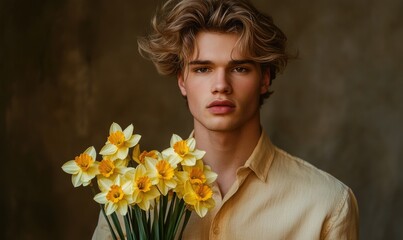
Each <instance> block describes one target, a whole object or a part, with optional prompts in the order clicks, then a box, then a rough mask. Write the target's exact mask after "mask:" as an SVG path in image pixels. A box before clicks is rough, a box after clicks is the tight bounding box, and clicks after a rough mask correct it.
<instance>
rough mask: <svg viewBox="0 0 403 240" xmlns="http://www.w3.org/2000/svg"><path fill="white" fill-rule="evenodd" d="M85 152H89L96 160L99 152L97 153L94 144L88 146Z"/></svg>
mask: <svg viewBox="0 0 403 240" xmlns="http://www.w3.org/2000/svg"><path fill="white" fill-rule="evenodd" d="M84 153H86V154H88V155H89V156H90V157H92V159H94V160H95V159H96V155H97V153H96V151H95V148H94V147H93V146H91V147H89V148H87V149H86V150H85V151H84Z"/></svg>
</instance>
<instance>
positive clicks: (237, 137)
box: [194, 124, 261, 196]
mask: <svg viewBox="0 0 403 240" xmlns="http://www.w3.org/2000/svg"><path fill="white" fill-rule="evenodd" d="M260 135H261V128H260V125H259V124H254V125H253V126H252V127H247V128H241V129H235V130H232V131H222V132H221V131H211V130H208V129H206V128H204V127H202V126H197V124H195V132H194V136H195V139H196V142H197V148H198V149H202V150H204V151H206V155H205V156H204V158H203V161H204V162H205V164H207V165H210V166H211V168H212V170H213V171H214V172H216V173H217V174H218V178H217V183H218V185H219V187H220V190H221V193H222V195H223V196H224V195H225V194H226V193H227V191H228V190H229V188H230V187H231V186H232V184H233V183H234V181H235V179H236V171H237V169H238V168H239V167H241V166H243V165H244V164H245V162H246V161H247V160H248V158H249V156H250V155H251V154H252V152H253V150H254V149H255V147H256V145H257V143H258V141H259V138H260Z"/></svg>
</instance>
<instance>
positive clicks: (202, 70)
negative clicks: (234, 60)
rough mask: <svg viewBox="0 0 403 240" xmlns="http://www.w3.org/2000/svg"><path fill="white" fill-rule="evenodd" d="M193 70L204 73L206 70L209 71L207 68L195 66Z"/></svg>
mask: <svg viewBox="0 0 403 240" xmlns="http://www.w3.org/2000/svg"><path fill="white" fill-rule="evenodd" d="M193 71H194V72H196V73H206V72H208V71H209V69H208V68H205V67H203V68H195V69H194V70H193Z"/></svg>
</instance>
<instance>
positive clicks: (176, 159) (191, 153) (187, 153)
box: [162, 134, 206, 166]
mask: <svg viewBox="0 0 403 240" xmlns="http://www.w3.org/2000/svg"><path fill="white" fill-rule="evenodd" d="M170 145H171V147H170V148H168V149H165V150H164V151H163V152H162V155H163V156H164V158H172V163H174V164H177V163H181V165H183V166H193V165H195V163H196V160H198V159H201V158H203V156H204V154H205V153H206V152H205V151H201V150H198V149H196V140H195V139H194V138H189V139H186V140H183V139H182V138H181V137H179V136H178V135H176V134H173V135H172V137H171V142H170Z"/></svg>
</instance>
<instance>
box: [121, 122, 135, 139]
mask: <svg viewBox="0 0 403 240" xmlns="http://www.w3.org/2000/svg"><path fill="white" fill-rule="evenodd" d="M123 134H124V135H125V140H129V139H130V138H131V136H132V134H133V124H130V125H129V126H127V128H126V129H125V130H124V131H123Z"/></svg>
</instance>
